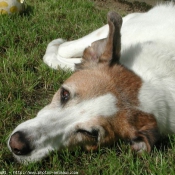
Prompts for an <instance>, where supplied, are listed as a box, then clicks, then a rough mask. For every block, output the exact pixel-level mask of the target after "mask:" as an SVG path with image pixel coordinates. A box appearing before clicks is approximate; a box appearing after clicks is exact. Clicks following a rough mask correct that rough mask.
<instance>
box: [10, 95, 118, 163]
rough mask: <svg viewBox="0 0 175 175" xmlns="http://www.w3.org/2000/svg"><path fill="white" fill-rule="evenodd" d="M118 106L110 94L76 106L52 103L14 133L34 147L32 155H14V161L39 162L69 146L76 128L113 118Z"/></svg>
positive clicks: (74, 104) (88, 129)
mask: <svg viewBox="0 0 175 175" xmlns="http://www.w3.org/2000/svg"><path fill="white" fill-rule="evenodd" d="M116 103H117V99H116V97H115V96H114V95H112V94H110V93H109V94H105V95H102V96H99V97H96V98H92V99H89V100H85V101H82V102H80V103H77V104H76V103H75V102H74V103H73V104H71V105H69V106H68V107H63V106H62V105H61V104H60V103H59V102H58V104H57V105H55V107H53V104H52V103H51V104H50V105H48V106H46V107H45V108H43V109H42V110H41V111H40V112H39V113H38V115H37V116H36V117H35V118H34V119H31V120H28V121H26V122H24V123H22V124H20V125H19V126H18V127H17V128H16V129H15V130H14V131H13V133H15V132H16V131H23V132H24V133H25V134H26V136H27V137H29V138H30V140H31V142H32V145H33V146H34V147H35V149H34V151H32V152H31V153H30V154H29V155H27V156H16V155H14V156H15V158H16V159H17V160H18V161H19V162H23V163H26V162H28V161H37V160H39V159H40V158H42V157H44V156H46V155H47V154H48V153H49V151H51V150H55V149H61V148H62V147H65V146H68V144H69V137H70V135H71V134H73V133H74V132H75V131H76V126H78V125H81V124H85V123H86V122H89V121H90V122H92V123H93V120H95V119H96V117H98V116H101V117H109V116H113V115H114V114H115V113H116V112H117V108H116ZM94 104H95V105H94ZM111 104H112V105H111ZM51 105H52V107H51ZM102 106H103V107H102ZM97 129H99V130H100V129H101V128H100V127H99V128H97ZM90 130H91V128H87V131H90ZM102 132H103V131H102ZM102 132H101V133H102ZM13 133H12V134H13ZM79 141H81V137H80V138H79ZM9 149H11V148H10V147H9Z"/></svg>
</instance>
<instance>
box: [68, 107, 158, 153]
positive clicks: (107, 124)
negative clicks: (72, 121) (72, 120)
mask: <svg viewBox="0 0 175 175" xmlns="http://www.w3.org/2000/svg"><path fill="white" fill-rule="evenodd" d="M100 127H101V128H103V130H104V134H101V133H100V130H98V129H99V128H100ZM81 128H82V130H83V128H93V129H96V130H98V132H99V133H98V137H99V138H100V139H98V138H97V137H92V136H90V135H88V134H84V133H79V132H78V134H79V135H77V133H76V132H75V133H74V134H72V136H71V138H70V142H69V145H70V147H72V146H74V145H81V146H83V147H84V148H85V149H86V150H88V151H90V150H96V149H97V148H98V147H99V146H110V145H112V144H113V143H114V142H115V141H118V139H123V140H126V141H128V142H130V143H131V149H133V150H134V151H136V152H139V151H140V150H141V149H142V147H139V146H138V145H139V144H140V143H142V142H144V143H145V145H146V151H147V152H150V151H151V148H152V146H153V145H154V144H155V142H156V141H157V140H158V139H159V132H158V127H157V123H156V120H155V118H154V116H152V115H151V114H147V113H144V112H141V111H139V110H132V109H131V110H126V111H124V110H123V111H121V112H119V113H118V114H116V116H115V117H111V118H104V117H98V118H97V119H94V120H93V121H90V122H87V123H83V124H79V125H78V126H77V131H78V130H79V129H81ZM100 134H101V135H100ZM78 137H81V138H82V139H81V140H79V139H78Z"/></svg>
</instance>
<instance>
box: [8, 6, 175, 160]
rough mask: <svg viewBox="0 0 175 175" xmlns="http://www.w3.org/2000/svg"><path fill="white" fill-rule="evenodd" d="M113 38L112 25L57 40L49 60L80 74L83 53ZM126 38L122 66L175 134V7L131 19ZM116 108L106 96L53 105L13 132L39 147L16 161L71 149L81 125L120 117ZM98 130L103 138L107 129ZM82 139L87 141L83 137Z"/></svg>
mask: <svg viewBox="0 0 175 175" xmlns="http://www.w3.org/2000/svg"><path fill="white" fill-rule="evenodd" d="M107 33H108V25H105V26H103V27H102V28H100V29H98V30H96V31H95V32H93V33H91V34H89V35H87V36H85V37H83V38H80V39H78V40H76V41H71V42H65V41H64V40H62V39H57V40H54V41H52V42H51V43H50V44H49V45H48V48H47V50H46V55H45V56H44V61H45V63H47V64H48V65H49V66H51V67H53V68H57V66H61V67H65V66H67V67H68V68H71V69H74V63H78V62H80V61H81V56H82V53H83V50H84V49H85V48H86V47H87V46H88V45H90V44H91V43H92V42H93V41H95V40H98V39H101V38H104V37H106V36H107ZM121 34H122V51H121V63H122V64H124V65H125V66H126V67H128V68H129V69H131V70H133V71H134V72H135V73H136V74H137V75H139V76H140V77H141V78H142V81H143V85H142V87H141V89H140V92H139V94H138V97H139V101H140V106H139V107H138V108H139V109H140V110H142V111H144V112H148V113H151V114H154V115H155V117H156V119H157V122H158V126H159V129H160V131H161V132H162V133H175V107H174V106H175V7H174V6H173V4H172V3H170V4H169V5H159V6H157V7H155V8H153V9H152V10H150V11H149V12H147V13H143V14H141V13H136V14H131V15H128V16H126V17H124V18H123V26H122V29H121ZM72 57H76V58H75V59H72ZM116 103H117V99H116V98H115V97H114V96H113V95H112V94H104V95H102V96H100V97H96V98H92V99H89V100H86V101H82V102H80V103H73V104H72V105H71V104H70V105H69V107H65V108H63V107H62V106H61V105H60V104H59V103H58V104H57V103H56V104H55V107H53V106H54V105H53V104H51V105H48V106H47V107H45V108H44V109H42V110H41V111H40V112H39V113H38V115H37V117H36V118H34V119H32V120H29V121H26V122H24V123H22V124H21V125H19V126H18V127H17V128H16V129H15V130H14V131H13V133H14V132H16V131H19V130H22V131H23V132H25V133H26V134H27V135H29V136H30V138H31V140H32V143H33V145H34V146H35V150H34V151H32V152H31V154H29V155H27V156H15V157H16V158H17V159H18V160H19V161H20V162H26V161H36V160H39V159H40V158H42V157H44V156H45V155H47V154H48V153H49V151H50V150H53V149H60V148H61V147H64V146H67V145H68V144H69V139H68V138H69V136H70V134H72V133H73V132H74V130H75V128H76V125H78V124H82V125H83V126H84V127H85V125H86V122H89V121H90V122H93V120H92V119H94V118H96V116H100V115H101V116H103V117H108V116H111V115H114V114H115V113H116V112H117V111H118V109H117V108H116ZM85 128H86V127H85ZM86 129H87V131H88V130H89V131H90V130H91V128H88V127H87V128H86ZM98 129H99V130H101V133H102V134H101V137H103V134H104V131H103V129H102V128H100V127H99V128H98ZM13 133H12V134H13ZM78 139H79V140H80V141H81V135H79V136H78ZM8 145H9V143H8ZM136 146H137V147H138V149H139V150H140V147H141V148H143V149H145V145H144V144H142V143H141V144H140V145H136ZM9 148H10V147H9Z"/></svg>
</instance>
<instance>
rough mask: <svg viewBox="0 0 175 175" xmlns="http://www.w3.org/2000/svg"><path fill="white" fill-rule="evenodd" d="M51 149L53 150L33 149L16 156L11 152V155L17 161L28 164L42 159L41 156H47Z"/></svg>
mask: <svg viewBox="0 0 175 175" xmlns="http://www.w3.org/2000/svg"><path fill="white" fill-rule="evenodd" d="M52 151H53V150H52V149H46V148H44V149H42V150H39V151H36V150H34V151H32V152H31V153H30V154H28V155H20V156H18V155H15V154H13V156H14V158H15V160H16V161H17V162H18V163H20V164H24V165H28V164H30V163H35V162H38V161H40V160H42V159H43V158H45V157H47V156H48V155H49V154H50V153H51V152H52Z"/></svg>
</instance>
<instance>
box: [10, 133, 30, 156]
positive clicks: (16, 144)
mask: <svg viewBox="0 0 175 175" xmlns="http://www.w3.org/2000/svg"><path fill="white" fill-rule="evenodd" d="M9 145H10V147H11V150H12V152H13V153H14V154H16V155H27V154H29V153H30V152H31V151H32V149H31V147H30V143H29V139H27V138H26V136H25V134H24V133H23V132H21V131H17V132H15V133H14V134H13V135H12V136H11V138H10V142H9Z"/></svg>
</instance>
